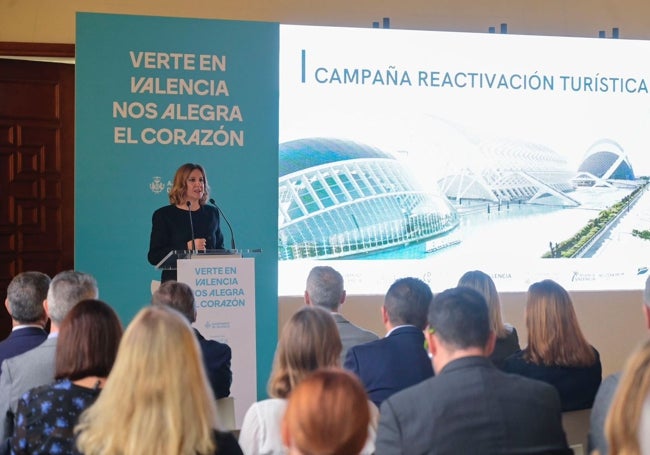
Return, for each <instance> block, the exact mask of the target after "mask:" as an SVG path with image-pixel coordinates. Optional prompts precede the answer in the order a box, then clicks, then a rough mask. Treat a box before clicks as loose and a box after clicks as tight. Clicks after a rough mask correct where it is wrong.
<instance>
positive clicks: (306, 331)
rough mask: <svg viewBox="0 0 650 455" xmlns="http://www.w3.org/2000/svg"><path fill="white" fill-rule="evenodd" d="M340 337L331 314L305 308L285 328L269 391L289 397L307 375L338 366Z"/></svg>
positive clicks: (317, 308) (281, 335)
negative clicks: (320, 369) (319, 369)
mask: <svg viewBox="0 0 650 455" xmlns="http://www.w3.org/2000/svg"><path fill="white" fill-rule="evenodd" d="M342 349H343V347H342V345H341V337H340V336H339V331H338V329H337V328H336V323H335V322H334V318H333V317H332V315H331V314H330V313H329V312H328V311H327V310H325V309H323V308H319V307H314V306H305V307H302V308H301V309H300V310H298V311H297V312H296V313H294V314H293V316H291V318H290V319H289V321H287V323H286V325H285V326H284V327H283V329H282V333H281V334H280V339H279V340H278V347H277V350H276V352H275V359H274V361H273V371H271V377H270V378H269V384H268V392H269V395H270V396H272V397H274V398H287V396H288V395H289V393H290V392H291V390H293V388H294V387H295V386H296V385H298V383H299V382H300V381H302V380H303V378H304V377H305V376H307V375H308V374H309V373H311V372H313V371H314V370H316V369H318V368H324V367H332V366H339V363H340V355H341V350H342Z"/></svg>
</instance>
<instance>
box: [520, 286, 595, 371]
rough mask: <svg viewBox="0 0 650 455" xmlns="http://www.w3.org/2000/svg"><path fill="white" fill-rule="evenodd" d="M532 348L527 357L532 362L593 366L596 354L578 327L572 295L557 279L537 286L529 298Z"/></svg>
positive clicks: (530, 341)
mask: <svg viewBox="0 0 650 455" xmlns="http://www.w3.org/2000/svg"><path fill="white" fill-rule="evenodd" d="M526 328H527V329H528V347H527V348H526V349H525V355H524V356H525V358H526V359H527V360H529V361H530V362H532V363H536V364H541V365H558V366H567V367H571V366H574V367H575V366H589V365H592V364H593V363H594V362H595V360H596V357H595V353H594V351H593V349H592V348H591V346H590V345H589V343H588V342H587V340H586V339H585V337H584V335H583V334H582V330H580V326H579V325H578V318H577V317H576V313H575V310H574V309H573V303H572V302H571V297H570V296H569V293H568V292H567V291H566V290H565V289H564V288H563V287H562V286H560V285H559V284H558V283H556V282H555V281H553V280H543V281H540V282H537V283H533V284H532V285H530V287H529V288H528V295H527V299H526Z"/></svg>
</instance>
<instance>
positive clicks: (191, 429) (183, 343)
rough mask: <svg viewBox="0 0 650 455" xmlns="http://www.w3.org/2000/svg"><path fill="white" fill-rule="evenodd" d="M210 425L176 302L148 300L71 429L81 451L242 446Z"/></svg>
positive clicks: (212, 406) (159, 454)
mask: <svg viewBox="0 0 650 455" xmlns="http://www.w3.org/2000/svg"><path fill="white" fill-rule="evenodd" d="M216 428H217V410H216V403H215V400H214V397H213V394H212V391H211V390H210V385H209V384H208V381H207V379H206V375H205V370H204V368H203V361H202V359H201V351H200V350H199V345H198V342H197V341H196V337H195V335H194V332H193V331H192V328H191V327H190V325H189V323H188V322H187V320H186V319H185V318H184V316H183V315H181V314H180V313H178V312H177V311H176V310H173V309H171V308H167V307H163V306H149V307H147V308H145V309H143V310H141V311H140V312H139V313H138V314H137V315H136V317H135V318H134V319H133V321H132V322H131V324H129V326H128V327H127V329H126V331H125V332H124V336H123V337H122V342H121V343H120V347H119V350H118V352H117V358H116V359H115V364H114V365H113V369H112V371H111V373H110V375H109V376H108V379H107V380H106V384H105V386H104V389H103V391H102V393H101V394H100V395H99V397H98V398H97V400H96V401H95V403H94V404H93V405H92V406H91V407H89V408H88V409H87V410H86V411H85V412H84V413H83V414H82V415H81V417H80V418H79V424H78V425H77V427H76V428H75V433H76V434H77V448H78V449H79V451H80V452H81V453H84V454H86V455H99V454H156V455H197V454H201V455H208V454H219V455H227V454H241V449H240V448H239V446H238V444H237V441H236V440H235V438H234V437H233V436H232V434H230V433H224V432H220V431H217V430H216Z"/></svg>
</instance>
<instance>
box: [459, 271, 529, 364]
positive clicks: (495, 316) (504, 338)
mask: <svg viewBox="0 0 650 455" xmlns="http://www.w3.org/2000/svg"><path fill="white" fill-rule="evenodd" d="M458 286H467V287H470V288H472V289H475V290H476V291H478V292H479V294H481V295H482V296H483V297H484V298H485V301H486V302H487V304H488V308H489V309H490V327H491V329H492V331H493V332H494V333H495V334H496V336H497V342H496V344H495V346H494V351H493V352H492V355H490V360H492V362H494V364H495V365H496V366H497V367H499V368H501V367H502V366H503V361H504V360H505V359H506V357H508V356H510V355H512V354H514V353H515V352H517V351H519V349H520V347H519V336H518V335H517V329H515V328H514V327H513V326H512V325H510V324H506V323H504V322H503V318H502V317H501V301H500V300H499V293H498V292H497V288H496V286H495V285H494V281H492V278H490V276H489V275H487V274H486V273H484V272H481V271H480V270H474V271H471V272H467V273H465V274H464V275H463V276H462V277H460V280H459V281H458Z"/></svg>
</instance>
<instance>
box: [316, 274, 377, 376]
mask: <svg viewBox="0 0 650 455" xmlns="http://www.w3.org/2000/svg"><path fill="white" fill-rule="evenodd" d="M345 296H346V293H345V288H344V286H343V276H342V275H341V274H340V273H339V272H337V271H336V270H334V269H333V268H332V267H330V266H327V265H319V266H316V267H314V268H313V269H311V271H310V272H309V275H308V276H307V288H306V289H305V303H306V304H307V305H315V306H319V307H322V308H325V309H326V310H328V311H329V312H331V313H332V317H333V318H334V321H335V322H336V328H337V329H339V335H340V337H341V344H342V345H343V350H342V351H341V364H343V362H344V361H345V356H346V354H347V352H348V350H350V348H351V347H352V346H356V345H358V344H363V343H367V342H369V341H374V340H377V339H379V337H378V336H377V335H375V334H374V333H372V332H370V331H368V330H365V329H362V328H361V327H359V326H357V325H354V324H353V323H351V322H350V321H348V320H347V319H346V318H344V317H343V315H342V314H341V313H340V312H339V311H340V309H341V305H343V303H344V302H345Z"/></svg>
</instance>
